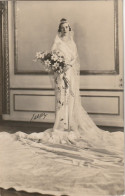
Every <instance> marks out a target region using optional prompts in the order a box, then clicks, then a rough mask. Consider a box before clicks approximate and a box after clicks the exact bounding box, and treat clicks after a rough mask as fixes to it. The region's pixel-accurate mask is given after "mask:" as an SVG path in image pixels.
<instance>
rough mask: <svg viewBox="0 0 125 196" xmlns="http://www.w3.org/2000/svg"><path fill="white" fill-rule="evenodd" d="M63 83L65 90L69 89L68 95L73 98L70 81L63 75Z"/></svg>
mask: <svg viewBox="0 0 125 196" xmlns="http://www.w3.org/2000/svg"><path fill="white" fill-rule="evenodd" d="M63 81H64V84H65V89H68V88H69V92H70V94H71V95H72V96H73V97H74V93H73V91H72V89H71V84H70V81H69V80H68V78H67V77H66V76H65V75H64V76H63Z"/></svg>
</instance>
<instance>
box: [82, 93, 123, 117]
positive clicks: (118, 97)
mask: <svg viewBox="0 0 125 196" xmlns="http://www.w3.org/2000/svg"><path fill="white" fill-rule="evenodd" d="M81 97H106V98H117V99H118V113H117V114H114V113H110V114H109V113H103V112H102V113H92V112H90V113H89V112H88V114H95V115H115V116H117V115H120V96H105V95H81Z"/></svg>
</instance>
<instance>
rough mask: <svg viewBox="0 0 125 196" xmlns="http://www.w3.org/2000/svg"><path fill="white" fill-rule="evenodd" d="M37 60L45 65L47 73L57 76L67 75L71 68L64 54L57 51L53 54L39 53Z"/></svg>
mask: <svg viewBox="0 0 125 196" xmlns="http://www.w3.org/2000/svg"><path fill="white" fill-rule="evenodd" d="M36 60H37V61H40V62H41V63H42V64H43V65H44V69H45V71H47V72H53V73H57V74H62V73H65V71H66V70H67V67H68V66H69V65H67V63H66V61H65V58H64V56H63V54H62V53H61V52H60V51H57V50H54V51H51V52H37V53H36ZM70 66H71V65H70Z"/></svg>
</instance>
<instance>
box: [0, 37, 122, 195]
mask: <svg viewBox="0 0 125 196" xmlns="http://www.w3.org/2000/svg"><path fill="white" fill-rule="evenodd" d="M52 50H58V51H60V52H61V53H62V54H63V56H64V57H65V60H66V62H67V64H69V65H70V66H69V68H68V69H67V71H66V72H65V74H60V75H56V74H55V75H54V80H55V103H56V104H55V105H56V108H55V123H54V126H53V128H50V129H47V130H45V131H44V132H41V133H32V134H28V133H27V134H26V133H23V132H20V131H19V132H17V133H15V134H13V135H11V136H10V135H9V136H7V134H5V136H4V137H5V138H6V137H7V138H8V137H9V138H10V137H11V138H12V137H13V141H15V142H18V143H20V144H21V145H26V146H28V147H30V150H31V149H32V150H33V149H36V150H35V152H36V153H39V154H40V153H41V154H42V159H44V158H45V160H46V164H47V163H48V161H49V160H50V159H51V160H50V162H49V165H51V163H52V162H53V160H54V161H55V162H56V165H55V166H54V164H53V167H52V165H51V166H50V167H52V170H53V172H54V171H55V169H56V168H58V169H59V168H60V167H62V165H61V166H60V165H59V164H57V162H59V163H60V162H61V163H63V168H61V171H62V170H65V169H66V168H68V165H67V164H70V165H73V166H74V165H75V166H78V167H87V168H88V167H89V168H90V169H89V170H87V171H88V175H87V176H89V175H90V173H91V175H92V172H93V171H94V172H95V171H98V172H99V171H100V172H102V175H103V177H102V178H101V177H100V180H102V181H103V183H104V184H106V183H108V182H107V181H108V180H109V182H112V179H113V178H114V179H116V184H117V185H118V183H119V182H121V183H122V182H123V176H122V172H123V170H122V169H123V154H124V134H123V133H122V132H120V131H117V132H112V133H110V132H108V131H106V130H101V129H99V128H98V127H97V126H96V124H95V123H94V122H93V120H92V119H91V118H90V116H89V115H88V114H87V112H86V111H85V110H84V108H83V106H82V104H81V99H80V93H79V79H80V77H79V76H80V64H79V60H78V53H77V48H76V44H75V42H74V40H73V36H72V35H71V36H70V37H69V39H63V38H61V37H60V36H59V35H57V36H56V38H55V41H54V44H53V47H52ZM4 137H3V133H2V134H0V139H1V138H4ZM8 141H12V139H9V140H8ZM16 144H17V143H16ZM20 144H19V145H20ZM65 164H66V165H65ZM41 167H42V165H41ZM43 167H44V166H43ZM71 168H72V167H70V169H71ZM107 168H108V170H106V169H107ZM109 168H110V169H109ZM121 168H122V169H121ZM44 169H45V168H44ZM70 169H69V170H70ZM92 169H94V170H92ZM100 169H101V170H100ZM42 171H43V170H42ZM58 171H59V170H58ZM89 171H91V172H90V173H89ZM106 171H107V173H106ZM114 171H115V172H116V174H117V175H116V178H115V177H114V176H113V174H112V173H113V172H114ZM121 171H122V172H121ZM72 172H73V170H72ZM104 173H105V174H106V176H104ZM53 175H54V176H56V175H58V172H57V170H56V171H55V173H54V174H53ZM70 175H71V173H70V174H69V176H70ZM72 175H73V173H72ZM79 175H82V173H81V174H80V173H79ZM64 176H65V175H64V174H62V176H61V177H60V178H62V179H63V178H64ZM75 176H76V174H74V176H72V178H71V179H70V181H72V179H74V180H75V181H76V182H77V180H76V178H75ZM121 176H122V177H121ZM44 179H46V177H45V175H44ZM67 179H68V176H67ZM90 179H91V178H90ZM121 179H122V180H121ZM65 180H66V179H65ZM82 180H83V179H82ZM83 181H84V180H83ZM97 183H99V182H97ZM60 184H61V182H60ZM122 184H123V183H122ZM55 185H56V183H55ZM32 186H33V185H32ZM64 186H66V185H64ZM67 186H68V185H67ZM81 186H82V185H81ZM120 186H121V185H120ZM43 187H44V185H43ZM58 187H59V185H58ZM58 187H57V189H59V188H58ZM78 187H79V189H80V190H81V187H80V185H78ZM78 187H77V188H78ZM116 187H117V186H116ZM63 188H64V187H63ZM84 188H85V187H84ZM116 189H117V188H116ZM71 190H72V189H70V192H71ZM92 190H93V192H92V193H91V194H92V195H94V190H95V189H92ZM107 190H108V189H107ZM114 190H115V188H114ZM58 191H59V190H58ZM82 191H83V189H82ZM103 191H104V188H103ZM103 191H102V192H100V193H101V194H102V193H103ZM78 192H79V191H78V189H77V194H76V195H77V196H78V195H80V194H78ZM42 193H43V192H42ZM65 193H67V192H65ZM74 193H75V190H74ZM96 193H97V192H96ZM96 193H95V194H96ZM72 195H73V194H72ZM81 195H82V196H83V194H82V193H81ZM85 195H87V193H86V194H85Z"/></svg>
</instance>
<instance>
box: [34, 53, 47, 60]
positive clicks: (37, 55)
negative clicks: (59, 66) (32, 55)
mask: <svg viewBox="0 0 125 196" xmlns="http://www.w3.org/2000/svg"><path fill="white" fill-rule="evenodd" d="M44 55H45V53H44V52H42V53H41V52H37V53H36V58H37V59H41V58H42V59H43V58H44Z"/></svg>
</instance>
